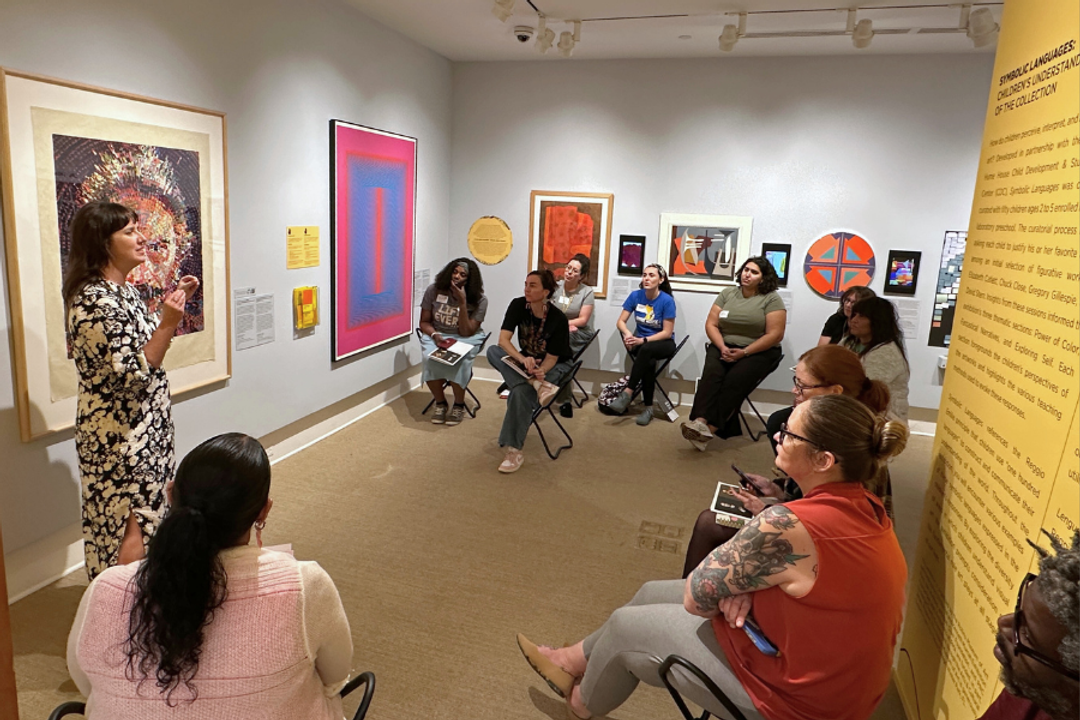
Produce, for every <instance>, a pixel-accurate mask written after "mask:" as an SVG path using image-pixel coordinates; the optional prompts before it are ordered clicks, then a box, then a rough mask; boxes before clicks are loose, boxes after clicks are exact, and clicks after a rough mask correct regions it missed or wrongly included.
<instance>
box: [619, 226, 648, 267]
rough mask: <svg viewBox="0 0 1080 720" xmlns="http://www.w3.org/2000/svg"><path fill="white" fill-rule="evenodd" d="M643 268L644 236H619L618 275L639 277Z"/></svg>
mask: <svg viewBox="0 0 1080 720" xmlns="http://www.w3.org/2000/svg"><path fill="white" fill-rule="evenodd" d="M644 267H645V236H644V235H620V236H619V274H620V275H640V274H641V271H642V270H643V269H644Z"/></svg>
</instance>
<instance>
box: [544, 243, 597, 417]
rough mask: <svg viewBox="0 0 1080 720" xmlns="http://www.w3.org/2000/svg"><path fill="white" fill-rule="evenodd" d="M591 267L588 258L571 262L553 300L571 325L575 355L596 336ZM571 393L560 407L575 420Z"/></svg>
mask: <svg viewBox="0 0 1080 720" xmlns="http://www.w3.org/2000/svg"><path fill="white" fill-rule="evenodd" d="M590 266H591V263H590V262H589V258H588V256H587V255H582V254H581V253H578V254H577V255H575V256H574V257H572V258H570V262H568V263H566V267H565V268H563V279H562V280H560V281H559V286H558V287H557V288H555V294H554V295H552V297H551V302H553V303H555V307H557V308H559V309H560V310H562V311H563V314H564V315H566V319H567V320H568V321H569V323H570V351H571V352H572V353H574V354H577V352H578V351H579V350H581V348H583V347H585V346H586V345H588V344H589V341H590V340H592V338H593V335H595V334H596V330H594V329H593V307H594V306H595V305H596V298H595V297H594V295H593V289H592V288H591V287H590V286H588V285H586V284H585V279H586V278H588V277H589V268H590ZM571 392H572V391H571V389H570V388H566V389H565V390H563V392H561V393H559V397H558V398H557V400H558V402H559V404H560V406H559V413H560V414H561V415H562V416H563V417H573V416H574V406H573V405H571V404H570V394H571Z"/></svg>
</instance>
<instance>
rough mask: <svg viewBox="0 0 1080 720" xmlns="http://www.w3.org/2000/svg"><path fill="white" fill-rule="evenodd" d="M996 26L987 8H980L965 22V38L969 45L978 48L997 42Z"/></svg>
mask: <svg viewBox="0 0 1080 720" xmlns="http://www.w3.org/2000/svg"><path fill="white" fill-rule="evenodd" d="M999 29H1000V28H999V27H998V24H997V23H996V22H994V16H993V15H992V14H991V13H990V10H989V9H988V8H984V7H981V8H979V9H978V10H976V11H975V12H973V13H971V16H970V17H969V18H968V22H967V36H968V38H969V39H970V40H971V43H972V44H973V45H974V46H975V47H977V48H979V47H985V46H987V45H989V44H990V43H992V42H994V41H995V40H997V35H998V30H999Z"/></svg>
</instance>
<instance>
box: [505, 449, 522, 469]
mask: <svg viewBox="0 0 1080 720" xmlns="http://www.w3.org/2000/svg"><path fill="white" fill-rule="evenodd" d="M523 462H525V453H523V452H521V451H520V450H518V449H517V448H507V449H506V457H504V458H503V461H502V463H500V464H499V472H501V473H512V472H517V471H518V469H519V468H520V467H521V464H522V463H523Z"/></svg>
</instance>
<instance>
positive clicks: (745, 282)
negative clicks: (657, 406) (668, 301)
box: [682, 257, 787, 452]
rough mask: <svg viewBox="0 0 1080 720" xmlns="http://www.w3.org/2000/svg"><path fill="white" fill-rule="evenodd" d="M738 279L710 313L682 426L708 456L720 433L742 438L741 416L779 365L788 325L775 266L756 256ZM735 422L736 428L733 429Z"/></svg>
mask: <svg viewBox="0 0 1080 720" xmlns="http://www.w3.org/2000/svg"><path fill="white" fill-rule="evenodd" d="M736 278H737V281H738V285H737V286H736V287H729V288H724V289H723V290H721V291H720V294H719V295H717V296H716V300H714V301H713V305H712V307H711V308H709V317H708V318H706V320H705V334H706V335H707V336H708V337H709V346H708V347H707V348H706V349H705V367H703V368H702V369H701V380H700V381H698V391H697V394H696V395H694V406H693V407H692V408H691V409H690V420H689V421H687V422H684V423H682V434H683V437H684V438H686V439H687V440H689V441H690V442H691V444H693V446H694V447H696V448H697V449H698V450H701V451H703V452H704V450H705V446H706V443H708V442H709V441H710V440H712V439H713V437H714V436H715V434H716V433H717V432H718V431H719V433H720V435H721V437H730V436H731V435H738V434H739V432H740V431H739V429H738V418H737V417H736V413H737V412H739V408H740V407H741V406H742V404H743V400H745V399H746V397H747V396H748V395H749V394H750V393H751V392H753V390H754V388H756V387H757V386H758V384H759V383H760V382H761V381H762V380H764V379H765V376H766V375H767V374H768V373H769V371H770V370H771V369H772V367H773V366H774V365H775V364H776V363H777V362H778V360H779V358H780V356H781V350H780V341H781V340H783V339H784V327H785V326H786V325H787V309H786V308H785V307H784V301H783V300H782V299H781V298H780V295H779V293H777V292H776V289H777V288H778V287H779V284H778V280H777V277H776V270H775V269H774V268H773V266H772V263H770V262H769V261H768V260H766V259H765V258H764V257H752V258H750V259H748V260H747V261H746V262H744V263H743V264H742V267H741V268H739V272H738V275H737V276H736ZM732 419H734V421H735V427H734V428H731V427H729V421H731V420H732Z"/></svg>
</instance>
